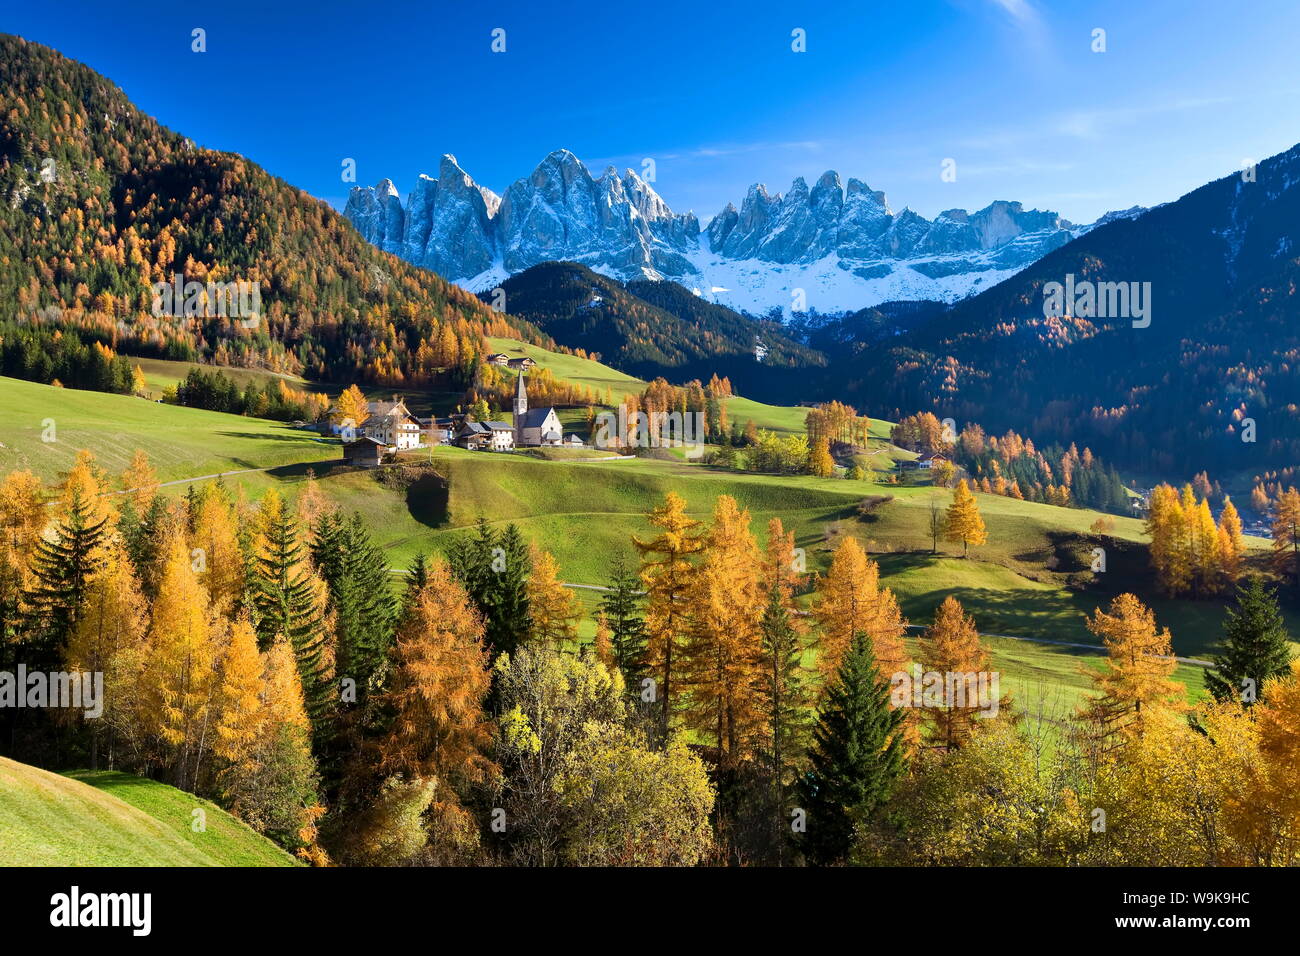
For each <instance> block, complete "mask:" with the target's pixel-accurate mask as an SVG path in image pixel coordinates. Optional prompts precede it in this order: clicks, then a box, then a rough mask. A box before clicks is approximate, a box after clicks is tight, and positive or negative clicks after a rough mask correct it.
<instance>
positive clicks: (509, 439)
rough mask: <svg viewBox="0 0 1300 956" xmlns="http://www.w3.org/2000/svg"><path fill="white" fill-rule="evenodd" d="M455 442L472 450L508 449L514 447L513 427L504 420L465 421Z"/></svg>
mask: <svg viewBox="0 0 1300 956" xmlns="http://www.w3.org/2000/svg"><path fill="white" fill-rule="evenodd" d="M456 444H457V445H459V446H460V447H461V448H469V449H472V450H474V451H509V450H510V449H512V448H514V447H515V429H514V426H513V425H509V424H507V423H506V422H466V423H465V425H464V427H462V428H461V430H460V432H459V433H458V434H457V435H456Z"/></svg>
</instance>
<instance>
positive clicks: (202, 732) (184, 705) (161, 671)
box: [140, 529, 220, 790]
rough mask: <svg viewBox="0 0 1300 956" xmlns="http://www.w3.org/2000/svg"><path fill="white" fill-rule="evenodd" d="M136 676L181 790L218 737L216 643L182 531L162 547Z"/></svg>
mask: <svg viewBox="0 0 1300 956" xmlns="http://www.w3.org/2000/svg"><path fill="white" fill-rule="evenodd" d="M151 612H152V613H151V616H150V621H149V631H148V636H147V650H146V653H145V663H144V668H143V673H142V677H141V681H140V688H141V694H142V696H143V697H144V705H143V712H144V714H145V719H146V721H147V724H148V726H149V727H151V728H152V731H153V734H154V736H156V737H157V738H158V740H159V742H160V743H161V752H160V756H161V758H162V761H163V765H164V766H166V767H167V768H168V769H169V770H170V771H171V776H172V779H173V782H174V783H175V785H176V786H177V787H179V788H180V789H182V790H187V789H188V790H192V789H194V787H195V786H196V784H197V782H198V781H200V780H201V779H202V778H203V773H204V770H205V766H204V760H205V758H206V756H207V753H208V751H209V750H210V749H211V747H212V744H213V741H214V739H215V733H214V731H215V726H214V725H215V720H214V718H215V709H214V708H215V703H216V698H217V690H218V688H217V677H218V674H217V661H218V659H219V654H220V645H219V642H218V639H217V635H216V634H214V632H213V621H212V619H211V617H210V615H209V606H208V594H207V591H206V590H205V589H204V587H203V585H202V584H200V583H199V579H198V576H197V575H196V574H195V573H194V569H193V566H192V559H191V557H190V552H189V548H187V547H186V546H185V540H184V537H183V536H182V535H181V533H180V530H179V529H177V530H175V531H173V532H172V535H171V538H170V540H169V541H168V542H166V543H165V544H164V545H163V560H162V570H161V574H160V576H159V584H158V596H157V598H156V599H155V600H154V602H153V605H152V607H151Z"/></svg>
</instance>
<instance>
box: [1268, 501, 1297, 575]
mask: <svg viewBox="0 0 1300 956" xmlns="http://www.w3.org/2000/svg"><path fill="white" fill-rule="evenodd" d="M1273 560H1274V563H1275V565H1276V567H1277V569H1278V570H1279V571H1280V572H1281V573H1283V574H1288V575H1290V576H1291V577H1292V579H1293V580H1294V581H1295V583H1296V587H1297V588H1300V491H1296V489H1294V488H1288V489H1287V490H1286V491H1284V492H1282V494H1280V495H1278V498H1277V501H1276V502H1275V503H1274V504H1273Z"/></svg>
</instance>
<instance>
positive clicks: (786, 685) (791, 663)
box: [758, 588, 812, 814]
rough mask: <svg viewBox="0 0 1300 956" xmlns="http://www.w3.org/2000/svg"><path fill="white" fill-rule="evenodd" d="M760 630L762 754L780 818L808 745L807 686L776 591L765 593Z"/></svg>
mask: <svg viewBox="0 0 1300 956" xmlns="http://www.w3.org/2000/svg"><path fill="white" fill-rule="evenodd" d="M760 626H761V629H762V641H763V644H762V657H761V664H762V668H761V672H760V674H759V681H758V696H759V699H760V700H761V701H762V704H761V707H762V713H763V724H764V742H763V751H764V756H765V757H766V760H767V765H768V766H767V770H768V773H769V774H770V775H771V779H772V787H773V794H774V798H775V802H776V805H777V807H778V809H779V810H780V811H781V812H782V813H783V814H784V813H786V812H787V811H788V803H789V799H788V798H789V796H790V791H791V787H792V785H793V784H794V783H795V781H796V779H797V777H798V768H799V764H800V762H801V761H802V758H803V755H804V751H805V750H806V747H807V738H808V731H809V724H810V719H809V707H810V705H811V702H812V695H811V693H810V690H811V687H810V685H809V683H808V681H807V679H806V677H805V675H804V671H803V666H802V663H801V662H802V659H803V650H804V649H803V644H802V642H801V641H800V640H799V634H798V633H797V632H796V631H795V629H794V626H793V625H792V624H791V623H790V612H789V611H788V610H787V609H786V606H785V602H784V601H782V600H781V592H780V590H779V589H777V588H772V590H771V592H770V594H769V595H768V599H767V609H766V610H765V611H764V612H763V620H762V622H761V624H760Z"/></svg>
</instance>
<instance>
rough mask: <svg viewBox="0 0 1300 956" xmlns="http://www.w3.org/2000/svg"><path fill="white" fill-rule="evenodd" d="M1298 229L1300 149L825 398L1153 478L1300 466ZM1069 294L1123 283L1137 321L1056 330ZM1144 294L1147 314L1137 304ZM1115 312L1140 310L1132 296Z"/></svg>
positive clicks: (834, 384)
mask: <svg viewBox="0 0 1300 956" xmlns="http://www.w3.org/2000/svg"><path fill="white" fill-rule="evenodd" d="M1296 222H1300V146H1297V147H1293V148H1291V149H1289V150H1287V151H1286V152H1284V153H1280V154H1278V155H1276V156H1274V157H1272V158H1270V159H1267V160H1265V161H1263V162H1261V163H1259V164H1258V166H1257V167H1256V168H1255V169H1253V170H1251V171H1249V172H1247V173H1237V174H1234V175H1231V176H1228V177H1225V178H1223V179H1219V180H1217V181H1215V182H1212V183H1209V184H1207V185H1205V186H1202V187H1201V188H1199V189H1196V190H1194V191H1193V192H1191V193H1188V194H1187V195H1186V196H1183V197H1182V198H1181V199H1179V200H1177V201H1176V202H1171V203H1168V204H1166V205H1163V206H1159V207H1157V208H1155V209H1152V210H1150V211H1149V212H1146V213H1145V214H1143V215H1141V216H1139V217H1137V218H1133V219H1127V218H1125V219H1119V220H1117V221H1114V222H1110V223H1108V224H1106V225H1104V226H1101V227H1098V228H1097V229H1094V230H1092V231H1091V232H1089V233H1088V234H1086V235H1084V236H1081V237H1080V238H1078V239H1075V240H1074V241H1072V242H1070V243H1068V244H1067V245H1065V246H1063V247H1062V248H1060V249H1057V250H1055V251H1054V252H1052V253H1050V254H1048V255H1047V256H1045V257H1044V258H1043V259H1041V260H1040V261H1038V262H1036V263H1034V264H1033V265H1031V266H1029V267H1028V268H1026V269H1025V270H1024V271H1023V272H1021V273H1020V274H1018V275H1016V276H1015V277H1014V278H1011V279H1009V280H1007V281H1004V282H1002V283H1001V284H999V285H997V286H995V287H994V288H992V289H989V290H988V291H986V292H984V293H982V294H980V295H978V296H975V297H973V298H971V299H968V300H966V301H963V302H960V303H957V304H956V305H954V306H953V307H952V308H951V309H949V310H946V311H945V312H943V313H942V314H940V315H938V316H936V317H933V318H932V319H930V320H929V321H927V322H925V323H924V324H923V325H921V326H920V327H919V328H917V329H915V330H913V331H911V332H910V333H908V334H904V335H902V336H899V337H897V338H895V339H894V340H893V341H889V342H885V343H882V344H883V345H884V346H885V347H878V348H873V349H864V350H862V351H861V353H860V363H859V365H858V367H857V368H847V367H843V366H841V367H839V368H837V369H835V370H832V372H831V374H830V376H829V377H828V378H827V380H826V381H825V385H824V387H825V388H826V389H827V390H828V391H830V392H838V393H840V394H842V396H843V398H845V399H846V400H849V401H855V400H856V401H859V402H861V403H862V404H863V405H866V406H868V407H870V406H871V405H872V404H873V403H876V402H884V403H885V404H887V405H890V406H896V407H898V408H901V409H917V408H920V409H926V410H932V411H934V412H935V413H936V414H938V415H939V416H940V417H952V418H955V419H956V420H957V421H959V422H961V421H966V420H973V421H978V422H980V423H981V424H983V425H984V427H985V428H986V429H1003V428H1012V427H1014V428H1016V429H1017V430H1023V431H1025V432H1026V433H1028V434H1031V435H1033V436H1034V437H1035V439H1036V440H1042V441H1047V440H1057V441H1061V442H1064V443H1067V444H1068V443H1070V442H1074V443H1076V444H1077V445H1078V446H1079V447H1080V448H1082V447H1084V446H1085V445H1088V446H1091V448H1092V449H1093V451H1095V452H1098V453H1100V454H1103V455H1105V456H1107V457H1108V458H1109V459H1110V460H1112V461H1115V462H1117V463H1121V464H1123V465H1125V466H1127V467H1130V468H1135V469H1141V470H1143V471H1145V472H1151V473H1164V474H1185V475H1187V476H1190V475H1191V474H1192V473H1193V472H1194V471H1196V470H1199V469H1200V468H1203V467H1205V464H1206V463H1207V462H1214V463H1216V464H1217V466H1218V468H1219V469H1221V470H1223V471H1224V472H1225V473H1228V472H1248V471H1259V470H1264V469H1268V468H1279V467H1280V468H1285V467H1288V466H1294V465H1295V464H1296V462H1297V461H1300V292H1298V290H1300V247H1298V246H1297V245H1296V242H1295V240H1294V238H1293V236H1294V231H1295V224H1296ZM1071 276H1072V277H1073V279H1067V277H1071ZM1067 281H1069V282H1072V283H1073V284H1074V285H1075V286H1076V288H1079V287H1083V286H1084V285H1086V284H1088V283H1092V284H1093V285H1092V286H1091V288H1094V289H1095V288H1097V287H1098V285H1097V284H1099V283H1103V282H1110V283H1123V284H1124V287H1125V290H1126V291H1127V293H1128V297H1129V298H1130V309H1129V310H1127V313H1126V314H1120V315H1114V314H1111V315H1097V314H1094V315H1092V316H1087V315H1083V314H1081V313H1082V312H1084V311H1085V309H1081V308H1079V307H1078V305H1079V303H1075V305H1074V306H1072V307H1071V306H1070V305H1069V304H1068V303H1067V308H1066V310H1065V312H1066V314H1064V315H1061V316H1053V315H1048V314H1045V313H1047V312H1051V311H1053V310H1052V309H1050V308H1045V299H1046V298H1047V293H1048V291H1050V289H1051V287H1050V286H1049V283H1060V284H1065V283H1067ZM1134 283H1136V284H1137V285H1134ZM1146 283H1149V286H1145V284H1146ZM1144 287H1145V288H1146V289H1149V291H1150V297H1149V301H1147V302H1145V303H1144V305H1143V308H1144V311H1145V315H1144V316H1138V315H1137V314H1136V313H1134V311H1133V308H1132V305H1133V301H1134V300H1136V298H1137V297H1138V296H1141V295H1142V293H1143V291H1144ZM1103 299H1104V300H1106V304H1107V305H1108V306H1112V305H1114V304H1116V303H1117V302H1118V303H1119V304H1120V305H1122V304H1123V297H1122V296H1119V295H1118V294H1116V295H1114V296H1111V295H1107V296H1104V297H1099V302H1100V301H1102V300H1103ZM1080 302H1082V300H1080ZM1094 311H1096V310H1094ZM1108 311H1109V310H1108ZM1121 311H1122V310H1121Z"/></svg>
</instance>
